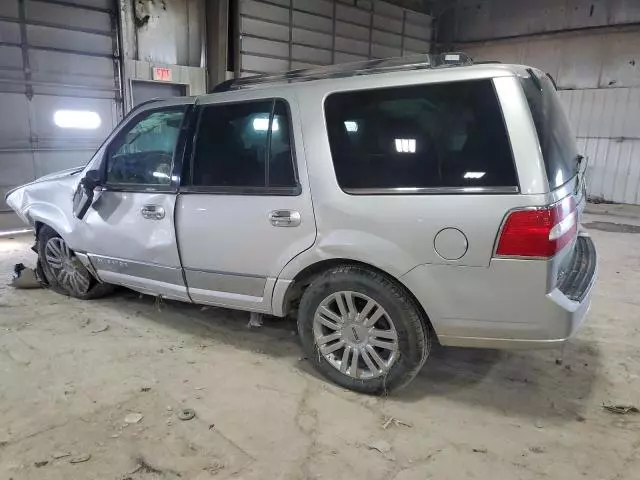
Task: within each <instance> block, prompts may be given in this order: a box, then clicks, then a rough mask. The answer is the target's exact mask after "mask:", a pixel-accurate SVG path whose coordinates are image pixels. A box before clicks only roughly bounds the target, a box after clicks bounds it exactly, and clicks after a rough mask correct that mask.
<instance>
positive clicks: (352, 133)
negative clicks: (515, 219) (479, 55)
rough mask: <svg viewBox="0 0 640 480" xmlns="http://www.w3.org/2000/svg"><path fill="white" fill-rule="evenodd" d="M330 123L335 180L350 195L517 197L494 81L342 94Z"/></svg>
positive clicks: (332, 103) (328, 106)
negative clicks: (486, 191) (448, 192)
mask: <svg viewBox="0 0 640 480" xmlns="http://www.w3.org/2000/svg"><path fill="white" fill-rule="evenodd" d="M325 115H326V123H327V132H328V137H329V143H330V147H331V155H332V158H333V164H334V168H335V172H336V177H337V180H338V184H339V185H340V187H341V188H342V189H343V190H345V191H346V192H347V193H367V190H370V191H371V189H373V190H386V192H383V191H381V192H380V193H393V192H399V193H411V191H412V190H413V191H415V192H417V193H419V192H420V189H432V188H438V189H439V190H440V189H447V188H451V189H453V190H452V191H454V190H455V191H460V189H461V187H462V188H471V189H473V187H505V191H516V190H517V185H518V183H517V176H516V171H515V167H514V162H513V155H512V153H511V145H510V142H509V137H508V134H507V132H506V128H505V124H504V119H503V117H502V111H501V109H500V106H499V103H498V98H497V96H496V93H495V89H494V87H493V83H492V81H491V80H474V81H464V82H455V83H446V84H445V83H443V84H431V85H419V86H410V87H394V88H383V89H375V90H360V91H352V92H341V93H335V94H332V95H330V96H329V97H327V99H326V101H325ZM398 189H401V190H398ZM494 190H495V189H494ZM462 191H465V190H462ZM470 191H473V190H470ZM371 193H376V192H375V191H374V192H371Z"/></svg>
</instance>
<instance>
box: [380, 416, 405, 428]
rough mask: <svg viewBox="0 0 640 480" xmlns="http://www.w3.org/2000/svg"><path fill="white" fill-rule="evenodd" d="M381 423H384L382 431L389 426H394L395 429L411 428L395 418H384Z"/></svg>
mask: <svg viewBox="0 0 640 480" xmlns="http://www.w3.org/2000/svg"><path fill="white" fill-rule="evenodd" d="M383 421H384V423H383V424H382V429H383V430H386V429H387V428H389V427H390V426H391V425H395V426H396V427H400V426H403V427H408V428H411V425H410V424H408V423H406V422H403V421H402V420H398V419H397V418H394V417H389V418H386V417H384V418H383Z"/></svg>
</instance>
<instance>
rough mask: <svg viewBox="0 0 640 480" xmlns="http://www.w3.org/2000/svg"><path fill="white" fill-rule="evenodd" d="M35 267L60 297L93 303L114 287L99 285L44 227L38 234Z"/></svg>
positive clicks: (50, 229)
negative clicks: (65, 296)
mask: <svg viewBox="0 0 640 480" xmlns="http://www.w3.org/2000/svg"><path fill="white" fill-rule="evenodd" d="M58 253H59V254H58ZM38 264H39V266H38V268H39V271H40V272H41V273H42V276H43V279H44V280H46V282H47V284H48V285H49V287H50V288H51V289H52V290H54V291H56V292H57V293H60V294H62V295H67V296H69V297H74V298H78V299H80V300H92V299H94V298H99V297H103V296H105V295H108V294H109V293H111V292H112V291H113V289H114V287H113V285H109V284H107V283H100V282H98V281H97V280H96V278H95V277H94V276H93V275H92V274H91V272H89V270H87V268H86V267H85V266H84V265H83V264H82V262H80V260H78V258H77V257H76V255H75V253H73V250H71V249H70V248H69V247H68V246H67V244H66V243H65V241H64V240H63V239H62V237H61V236H60V235H59V234H58V233H57V232H56V231H55V230H54V229H52V228H51V227H49V226H47V225H43V226H42V227H40V230H39V231H38Z"/></svg>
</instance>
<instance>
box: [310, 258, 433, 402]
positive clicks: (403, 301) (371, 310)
mask: <svg viewBox="0 0 640 480" xmlns="http://www.w3.org/2000/svg"><path fill="white" fill-rule="evenodd" d="M427 324H428V320H427V319H426V318H424V314H423V313H422V311H421V310H420V308H419V307H418V306H417V305H416V303H415V300H414V299H413V298H412V297H411V296H410V294H409V293H408V292H407V291H406V290H405V289H404V288H403V287H402V286H401V285H399V284H397V283H396V282H395V281H393V280H392V279H390V278H388V277H387V276H385V275H383V274H380V273H378V272H374V271H372V270H369V269H367V268H363V267H360V266H355V265H345V266H339V267H336V268H332V269H331V270H328V271H327V272H325V273H323V274H322V275H320V276H319V277H318V278H316V279H315V280H314V281H313V282H312V283H311V285H310V286H309V287H308V288H307V289H306V290H305V292H304V294H303V296H302V300H301V302H300V309H299V312H298V330H299V333H300V339H301V342H302V347H303V349H304V351H305V353H306V355H307V358H308V359H309V360H310V361H311V362H312V363H313V364H314V366H315V367H316V368H317V369H318V370H319V371H320V373H322V374H323V375H324V376H325V377H327V378H328V379H329V380H331V381H333V382H334V383H337V384H338V385H340V386H342V387H345V388H348V389H350V390H355V391H358V392H362V393H368V394H383V393H387V392H390V391H392V390H395V389H398V388H401V387H403V386H405V385H407V384H408V383H409V382H410V381H411V380H412V379H413V378H414V377H415V376H416V375H417V373H418V372H419V371H420V369H421V368H422V366H423V365H424V362H425V361H426V359H427V357H428V355H429V350H430V348H431V336H430V334H429V329H428V328H427Z"/></svg>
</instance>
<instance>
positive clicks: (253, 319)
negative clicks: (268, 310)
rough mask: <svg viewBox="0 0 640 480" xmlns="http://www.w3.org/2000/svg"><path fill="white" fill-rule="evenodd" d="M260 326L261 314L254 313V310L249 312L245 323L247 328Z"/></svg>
mask: <svg viewBox="0 0 640 480" xmlns="http://www.w3.org/2000/svg"><path fill="white" fill-rule="evenodd" d="M261 326H262V314H261V313H256V312H251V316H250V317H249V323H248V324H247V327H249V328H254V327H255V328H258V327H261Z"/></svg>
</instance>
